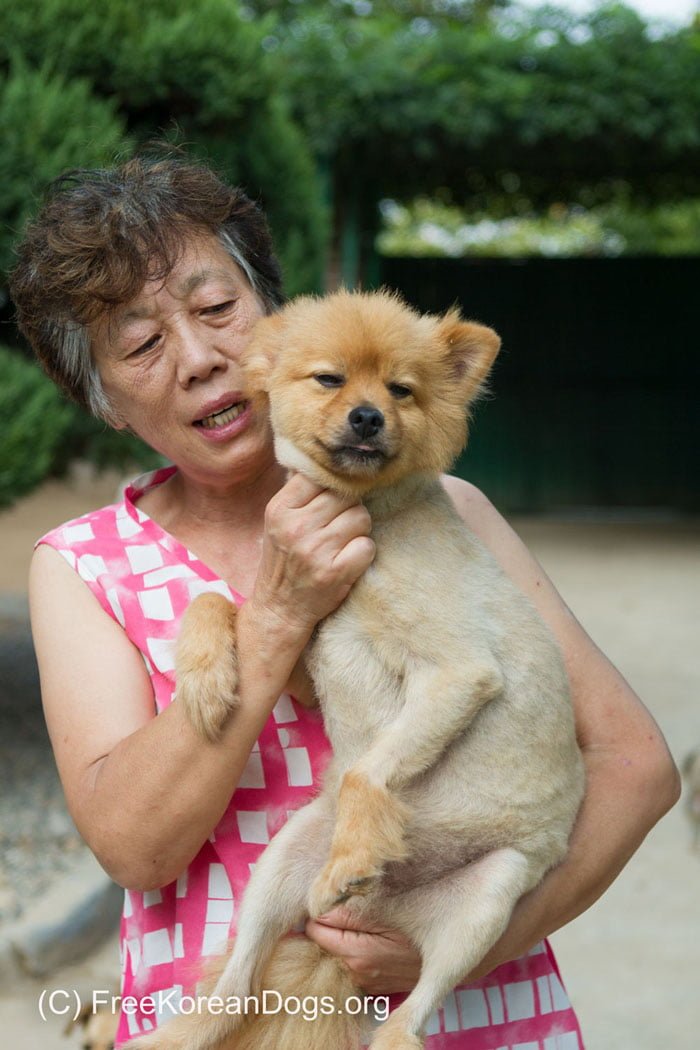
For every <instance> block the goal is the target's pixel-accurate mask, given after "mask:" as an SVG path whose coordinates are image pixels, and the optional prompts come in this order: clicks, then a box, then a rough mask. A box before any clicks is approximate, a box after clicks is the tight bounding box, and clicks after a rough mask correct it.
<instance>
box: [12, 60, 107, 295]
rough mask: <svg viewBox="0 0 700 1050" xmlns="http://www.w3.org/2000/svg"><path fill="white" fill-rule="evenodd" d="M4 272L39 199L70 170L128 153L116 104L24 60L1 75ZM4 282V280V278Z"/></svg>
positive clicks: (79, 82) (80, 84)
mask: <svg viewBox="0 0 700 1050" xmlns="http://www.w3.org/2000/svg"><path fill="white" fill-rule="evenodd" d="M0 141H2V150H0V187H2V194H0V272H4V271H6V270H7V269H8V267H9V266H10V265H11V262H12V243H13V241H14V239H15V237H16V236H17V235H18V234H19V232H20V231H21V229H22V227H23V225H24V223H25V221H26V219H27V218H28V216H29V214H30V213H31V212H32V211H34V198H35V197H36V196H37V195H38V194H39V193H40V192H41V191H42V190H43V189H44V187H45V186H46V185H47V184H48V183H49V182H50V181H51V180H52V179H54V178H56V176H57V175H60V173H61V172H62V171H65V170H66V169H67V168H75V167H100V166H101V165H103V164H105V163H109V162H111V161H112V160H113V159H114V155H115V154H116V153H118V152H126V150H127V149H128V143H127V140H126V138H125V136H124V125H123V122H122V121H121V120H120V118H119V117H117V116H116V114H115V107H114V105H113V104H112V103H111V102H109V101H106V100H104V99H99V98H95V97H94V96H93V95H92V94H91V93H90V87H89V85H88V84H86V83H85V81H83V80H70V81H66V80H64V79H63V78H61V77H55V76H49V75H48V74H47V73H46V72H45V71H44V70H43V69H39V70H33V69H29V68H28V67H27V66H26V65H25V63H24V62H23V61H15V62H13V63H12V65H11V67H10V69H9V71H8V72H7V73H6V74H5V75H2V74H1V73H0ZM0 283H1V279H0Z"/></svg>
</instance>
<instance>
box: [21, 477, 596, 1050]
mask: <svg viewBox="0 0 700 1050" xmlns="http://www.w3.org/2000/svg"><path fill="white" fill-rule="evenodd" d="M175 469H176V468H174V467H165V468H162V469H160V470H156V471H154V472H152V473H151V474H146V475H144V476H142V477H141V478H138V479H137V480H136V481H134V482H133V483H132V485H131V486H129V488H127V490H126V492H125V495H124V499H123V500H122V501H121V502H119V503H115V504H112V505H110V506H108V507H103V508H102V509H100V510H96V511H93V512H92V513H90V514H85V515H83V516H82V517H80V518H76V519H75V520H73V521H70V522H68V523H67V524H65V525H62V526H60V527H59V528H57V529H54V530H53V531H52V532H49V533H47V534H46V535H45V536H43V537H42V538H41V539H40V540H39V541H38V543H46V544H48V545H50V546H51V547H54V548H55V549H56V550H57V551H58V552H59V553H60V554H61V555H62V556H63V557H64V558H65V559H66V561H67V562H68V563H69V565H71V566H72V568H73V569H74V570H75V571H76V572H77V573H78V575H79V576H80V577H81V579H82V580H84V581H85V583H86V584H87V586H88V587H89V588H90V590H91V591H92V593H93V594H94V595H95V597H96V598H97V600H98V601H99V603H100V605H101V606H102V608H103V609H104V610H105V612H106V613H107V614H108V615H109V616H111V617H112V618H113V619H114V620H116V621H117V622H118V623H119V624H121V626H122V627H123V629H124V630H125V631H126V633H127V635H128V637H129V639H130V640H131V642H133V644H134V645H135V646H136V647H137V648H138V650H139V652H140V653H141V655H142V657H143V661H144V664H145V665H146V668H147V670H148V673H149V675H150V678H151V681H152V683H153V693H154V702H155V710H156V713H159V712H161V711H162V710H163V709H164V708H166V707H167V706H168V704H170V702H171V700H172V699H173V694H174V691H175V678H174V672H173V653H174V643H175V638H176V636H177V633H178V629H179V624H180V618H181V617H182V615H183V613H184V611H185V609H186V608H187V605H188V604H189V603H190V601H191V600H192V599H193V598H195V597H196V596H197V595H198V594H202V593H203V592H205V591H217V592H219V593H220V594H223V595H224V596H225V597H226V598H228V599H229V600H231V601H234V602H236V603H237V604H240V603H241V602H242V601H243V600H244V599H243V598H242V597H241V596H240V595H239V594H236V593H234V592H232V591H231V589H230V588H229V587H228V586H227V584H226V583H225V582H224V581H223V580H222V579H220V578H219V577H218V576H217V575H216V573H214V572H212V570H211V569H209V568H208V567H207V566H206V565H205V564H204V563H203V562H201V561H200V560H199V559H198V558H197V557H196V555H194V554H193V553H192V552H191V551H188V550H187V549H186V548H185V547H183V546H182V544H181V543H179V542H178V541H177V540H176V539H175V538H174V537H173V536H171V535H169V534H168V533H167V532H165V531H164V530H163V529H162V528H161V527H160V526H159V525H158V524H157V523H156V522H155V521H153V519H152V518H150V517H148V515H147V514H145V513H144V512H143V511H141V510H139V508H138V500H139V498H140V497H141V496H142V495H143V493H144V492H146V491H147V490H148V489H150V488H152V487H154V486H156V485H158V484H160V483H162V482H163V481H165V480H166V479H167V478H169V477H170V476H171V475H172V474H173V472H174V471H175ZM329 752H330V747H329V743H328V740H327V738H326V736H325V734H324V732H323V726H322V723H321V720H320V717H319V715H318V713H317V712H316V711H309V710H307V709H306V708H304V707H303V706H301V705H300V704H298V703H297V702H296V701H295V700H294V699H293V698H292V697H290V696H289V695H287V694H282V696H280V698H279V700H278V701H277V704H276V705H275V708H274V710H273V712H272V714H271V715H270V717H269V719H268V721H267V723H266V725H265V727H264V728H263V731H262V733H261V734H260V738H259V740H258V741H257V743H256V745H255V747H254V748H253V750H252V752H251V754H250V757H249V759H248V763H247V765H246V767H245V771H244V773H243V776H242V778H241V780H240V782H239V785H238V787H237V788H236V790H235V792H234V794H233V796H232V798H231V801H230V803H229V805H228V808H227V810H226V812H225V813H224V815H223V817H222V818H221V820H220V822H219V824H218V825H217V827H216V828H215V830H214V832H213V833H212V834H211V836H210V837H209V839H208V841H207V842H205V843H204V845H203V846H202V848H201V849H200V851H199V853H198V854H197V856H196V857H195V858H194V860H193V861H192V862H191V864H190V865H189V866H188V868H187V869H186V870H185V871H183V873H182V874H181V876H180V877H179V879H177V881H176V882H173V883H171V884H170V885H168V886H163V887H162V888H161V889H157V890H150V891H148V892H144V893H141V892H137V891H135V890H125V893H124V911H123V915H122V920H121V933H120V944H121V962H122V994H123V996H128V997H134V998H133V1000H131V1008H130V1012H129V1013H127V1012H125V1010H124V1009H123V1010H122V1014H121V1018H120V1023H119V1031H118V1034H117V1041H116V1045H117V1046H119V1045H120V1044H121V1043H122V1042H124V1041H126V1040H127V1039H129V1038H131V1037H132V1036H134V1035H137V1034H139V1033H141V1032H146V1031H150V1030H151V1029H153V1028H154V1027H155V1026H156V1025H157V1024H158V1023H160V1022H161V1021H165V1020H167V1019H168V1018H170V1017H171V1016H172V1013H173V1010H175V1009H176V1008H177V1003H178V1002H179V1000H180V998H181V997H182V996H183V995H191V994H192V993H193V992H194V991H195V989H196V980H197V975H198V970H199V968H200V966H201V964H202V961H205V962H206V960H207V959H208V958H209V957H211V956H213V955H215V954H218V953H220V952H221V951H222V950H223V946H224V945H225V942H226V941H227V939H228V938H229V937H230V936H231V934H232V933H233V932H235V926H236V914H237V909H238V908H239V906H240V902H241V897H242V894H243V890H244V888H245V885H246V883H247V881H248V878H249V875H250V870H251V866H252V865H253V864H254V863H255V861H256V860H257V858H258V856H259V855H260V853H261V852H262V850H263V849H264V848H265V845H266V844H267V843H268V842H269V841H270V839H271V838H272V836H273V835H274V834H275V832H276V831H278V830H279V829H280V827H281V826H282V825H283V824H284V822H285V821H286V819H287V817H288V815H289V813H290V812H291V811H293V810H295V809H297V808H298V807H299V806H302V805H303V804H304V803H305V802H307V801H308V800H309V799H310V798H311V797H312V796H313V795H314V793H315V790H316V787H317V785H318V782H319V777H320V775H321V773H322V771H323V768H324V766H325V764H326V762H327V760H328V757H329ZM155 819H157V817H156V818H155ZM445 936H447V937H449V930H446V931H445ZM158 992H160V993H162V994H161V995H156V994H155V993H158ZM149 996H153V997H154V998H153V1002H152V1001H151V1000H150V999H148V998H147V997H149ZM142 1000H143V1002H142ZM399 1001H400V997H393V998H392V1002H393V1003H394V1005H395V1004H396V1003H397V1002H399ZM183 1005H184V1004H183ZM310 1023H313V1022H310ZM426 1046H427V1048H428V1050H453V1048H454V1050H580V1048H582V1047H583V1041H582V1038H581V1033H580V1029H579V1025H578V1022H577V1019H576V1015H575V1013H574V1012H573V1010H572V1008H571V1004H570V1002H569V999H568V997H567V995H566V992H565V990H564V988H563V986H562V982H561V979H560V976H559V971H558V969H557V965H556V962H555V960H554V956H553V954H552V951H551V949H550V947H549V945H548V944H547V942H546V941H545V942H543V943H541V944H539V945H537V946H536V947H535V948H534V949H533V950H532V951H530V952H529V953H528V954H527V955H526V956H523V957H522V958H521V959H517V960H515V961H513V962H509V963H506V964H505V965H503V966H499V967H498V969H496V970H494V971H493V972H492V973H491V974H489V975H488V977H484V978H482V979H481V980H479V981H476V982H474V983H472V984H468V985H467V984H465V985H463V986H460V987H458V988H456V989H455V990H454V991H453V992H451V993H450V995H449V996H448V997H447V999H446V1000H445V1002H444V1003H443V1004H442V1006H441V1007H440V1009H439V1010H437V1011H436V1012H435V1014H434V1015H433V1017H432V1019H431V1022H430V1025H429V1028H428V1039H427V1043H426Z"/></svg>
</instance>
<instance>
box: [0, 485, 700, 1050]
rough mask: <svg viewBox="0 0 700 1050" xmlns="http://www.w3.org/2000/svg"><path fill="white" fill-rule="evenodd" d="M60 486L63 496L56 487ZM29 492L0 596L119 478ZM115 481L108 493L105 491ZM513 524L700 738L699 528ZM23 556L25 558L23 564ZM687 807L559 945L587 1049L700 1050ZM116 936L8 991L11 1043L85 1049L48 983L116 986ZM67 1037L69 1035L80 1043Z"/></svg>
mask: <svg viewBox="0 0 700 1050" xmlns="http://www.w3.org/2000/svg"><path fill="white" fill-rule="evenodd" d="M59 489H60V492H59ZM59 489H56V488H54V489H51V490H49V497H48V498H47V497H46V496H45V495H42V493H38V494H36V495H35V496H33V497H30V501H31V504H30V506H29V507H28V503H29V501H25V502H24V504H23V505H20V506H19V507H18V508H14V509H13V510H12V511H9V512H5V513H4V514H0V549H2V550H3V555H7V556H8V557H7V558H4V559H3V567H2V569H1V570H0V592H2V591H8V590H9V591H12V592H14V593H16V594H19V595H21V593H22V592H23V590H24V583H23V581H24V579H25V576H24V573H26V564H27V562H28V558H29V552H30V550H31V541H32V540H33V539H34V538H35V537H36V536H37V535H39V534H40V533H41V532H42V531H44V530H45V529H47V528H49V527H50V526H51V525H52V524H58V522H59V521H61V520H65V519H66V518H68V517H71V516H74V515H75V514H78V513H80V512H81V511H82V510H84V509H88V508H89V507H90V506H97V505H99V503H100V501H102V502H107V501H108V500H109V499H111V498H112V493H113V491H114V488H113V479H110V480H109V482H108V483H107V484H106V485H105V484H103V485H102V486H100V485H99V484H98V485H97V486H92V488H91V487H90V485H87V488H86V486H85V484H77V485H76V486H74V488H73V491H72V492H69V493H67V492H66V490H65V487H63V488H61V487H59ZM105 490H107V491H105ZM514 524H515V525H516V528H517V529H518V531H519V532H520V534H521V535H522V537H523V538H524V540H525V542H526V543H527V544H528V546H529V547H530V549H531V550H533V552H534V553H535V554H536V555H537V556H538V557H539V559H540V561H541V562H542V563H543V565H544V567H545V569H546V570H547V572H548V573H549V575H550V576H551V577H552V579H553V580H554V582H555V584H556V586H557V587H558V588H559V590H560V592H561V594H562V595H563V597H564V598H565V599H566V601H567V602H568V604H569V605H570V606H571V608H572V609H573V610H574V612H575V613H576V615H577V616H578V618H579V619H580V620H581V622H582V623H583V625H584V627H585V628H586V629H587V630H588V631H589V633H590V634H591V636H592V637H593V638H594V640H595V641H596V642H597V643H598V644H599V645H600V646H601V648H602V649H603V650H604V651H605V652H606V653H607V654H608V656H609V657H610V658H611V659H612V660H613V662H614V663H615V664H616V665H617V666H618V667H619V669H620V670H621V672H622V673H623V674H624V675H625V677H626V678H627V679H628V681H629V682H630V683H631V685H632V686H633V687H634V688H635V689H636V690H637V692H638V693H639V695H640V696H641V697H642V698H643V700H644V701H645V703H646V704H647V706H648V707H649V708H650V710H651V711H652V713H653V714H654V716H655V718H656V719H657V721H658V722H659V724H660V726H661V728H662V730H663V731H664V733H665V735H666V737H667V739H668V741H669V744H670V747H671V750H672V751H673V754H674V756H675V757H676V759H677V760H679V761H680V760H682V758H683V756H684V755H685V753H686V752H687V751H688V750H689V749H690V748H691V747H694V746H698V744H700V638H699V637H698V626H697V625H698V623H699V622H700V609H699V606H700V523H698V522H696V523H688V522H686V523H683V522H673V521H668V522H647V523H638V524H620V523H612V522H600V521H591V522H576V523H574V522H567V521H554V520H546V519H544V520H543V519H537V520H535V519H521V520H518V521H515V522H514ZM23 559H24V560H23ZM689 844H690V830H689V827H688V825H687V823H686V821H685V820H684V816H683V813H682V811H681V808H680V807H677V808H676V809H675V810H674V811H673V812H672V813H671V814H669V816H668V817H666V818H665V820H663V821H662V822H661V823H660V824H659V825H658V826H657V828H656V829H655V830H654V831H653V832H652V833H651V835H650V836H649V837H648V838H647V840H646V842H645V843H644V845H643V846H642V848H641V849H640V850H639V852H638V853H637V854H636V856H635V857H634V858H633V859H632V861H631V862H630V864H629V865H628V866H627V868H626V869H625V870H624V872H623V873H622V874H621V875H620V877H619V878H618V880H617V881H616V882H615V884H614V885H613V886H612V887H611V889H610V890H609V891H608V892H607V894H606V895H605V896H604V897H603V899H602V900H601V901H600V902H599V903H598V904H596V905H595V906H594V907H593V908H591V909H590V910H589V911H588V912H586V913H585V914H584V915H583V916H581V917H580V918H579V919H578V920H576V921H575V922H573V923H571V924H570V925H569V926H568V927H566V928H565V929H564V930H562V931H560V932H559V933H558V934H557V935H556V936H555V937H554V938H553V942H554V945H555V949H556V951H557V954H558V957H559V961H560V964H561V968H562V972H563V977H564V980H565V983H566V985H567V987H568V990H569V993H570V995H571V998H572V999H573V1001H574V1004H575V1006H576V1007H577V1009H578V1011H579V1015H580V1018H581V1023H582V1026H583V1030H584V1034H585V1036H586V1046H587V1050H697V1047H698V1046H699V1045H700V1035H699V1034H698V1033H699V1032H700V994H699V993H698V988H699V982H700V976H699V975H700V854H693V853H692V852H691V850H690V848H689ZM117 969H118V964H117V946H116V941H110V942H109V943H108V945H106V946H105V947H104V948H103V949H102V950H101V951H100V952H99V953H98V954H97V955H96V956H94V957H93V958H92V959H90V960H88V961H87V962H85V963H82V964H80V965H79V966H77V967H75V966H74V967H69V968H64V969H63V970H62V971H59V972H57V973H55V974H54V975H53V976H52V978H51V979H50V981H47V980H35V981H29V980H26V981H24V982H22V983H20V984H18V985H16V986H15V987H14V988H8V987H3V988H2V989H0V1027H1V1030H2V1033H3V1042H4V1043H5V1044H6V1045H7V1046H10V1047H12V1050H35V1048H41V1050H60V1048H66V1047H68V1046H70V1045H76V1046H77V1045H79V1039H78V1038H77V1037H76V1038H74V1037H73V1036H71V1037H70V1038H69V1039H68V1040H66V1039H64V1038H63V1037H62V1036H61V1034H60V1029H61V1027H62V1022H61V1021H60V1020H58V1019H56V1018H54V1019H53V1020H50V1021H47V1022H44V1021H42V1020H41V1019H40V1017H39V1015H38V1010H37V1001H38V998H39V995H40V993H41V991H42V990H43V989H44V988H66V989H71V988H74V987H77V988H78V990H82V991H88V990H89V989H90V988H91V987H100V988H101V987H109V986H110V983H111V982H113V981H114V979H115V977H116V972H117ZM71 1040H72V1042H71Z"/></svg>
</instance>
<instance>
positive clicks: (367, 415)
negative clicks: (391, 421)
mask: <svg viewBox="0 0 700 1050" xmlns="http://www.w3.org/2000/svg"><path fill="white" fill-rule="evenodd" d="M348 421H349V423H350V426H351V427H352V429H353V430H354V431H355V433H356V434H357V436H358V437H361V438H371V437H374V435H375V434H377V433H378V432H379V431H380V430H381V429H382V427H383V426H384V416H383V415H382V414H381V412H380V411H379V409H378V408H375V407H374V405H358V406H357V408H353V410H352V412H351V413H350V415H349V416H348Z"/></svg>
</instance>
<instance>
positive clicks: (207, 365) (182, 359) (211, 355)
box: [176, 330, 227, 387]
mask: <svg viewBox="0 0 700 1050" xmlns="http://www.w3.org/2000/svg"><path fill="white" fill-rule="evenodd" d="M217 334H218V333H216V332H212V331H205V332H198V331H196V330H188V331H186V332H183V333H181V335H180V338H179V339H178V341H177V348H176V352H177V377H178V381H179V382H180V384H181V385H182V386H184V387H187V386H189V385H190V384H191V383H192V382H194V381H195V380H201V379H208V377H209V376H210V375H211V374H212V372H215V371H217V370H223V369H225V368H226V365H227V358H226V355H225V354H224V352H223V349H222V348H221V347H220V346H219V345H218V341H217V339H216V335H217Z"/></svg>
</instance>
